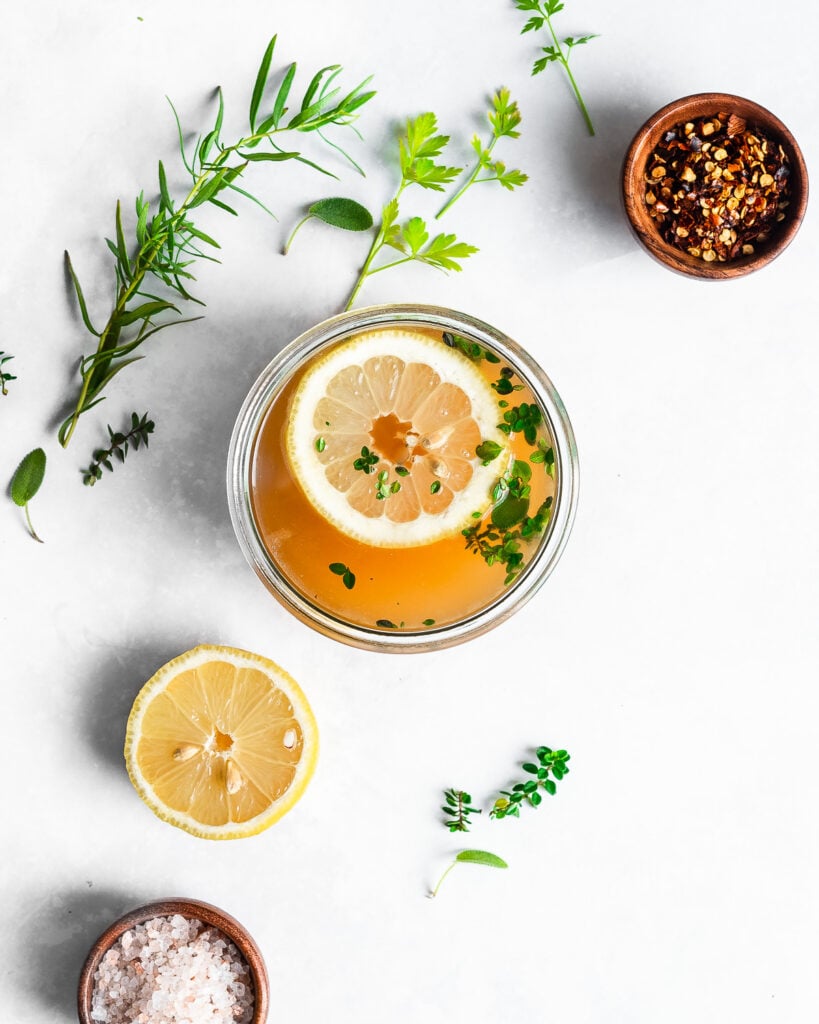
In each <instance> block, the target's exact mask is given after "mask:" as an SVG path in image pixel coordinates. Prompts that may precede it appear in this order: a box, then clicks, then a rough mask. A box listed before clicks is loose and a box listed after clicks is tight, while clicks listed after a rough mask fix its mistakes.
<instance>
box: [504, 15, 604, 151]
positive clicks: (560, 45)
mask: <svg viewBox="0 0 819 1024" xmlns="http://www.w3.org/2000/svg"><path fill="white" fill-rule="evenodd" d="M514 2H515V6H516V7H517V9H518V10H519V11H528V12H529V13H530V14H531V15H532V16H531V17H530V18H529V20H528V21H527V22H526V24H525V25H524V26H523V28H522V29H521V35H523V33H524V32H537V31H539V30H540V29H542V28H543V26H544V25H545V26H546V29H547V30H548V33H549V36H550V37H551V40H552V43H551V45H550V46H543V47H541V49H542V51H543V54H544V56H543V57H541V58H540V59H539V60H536V61H535V63H534V65H533V66H532V74H533V75H537V74H539V73H540V72H541V71H544V70H545V69H546V67H547V66H548V65H549V64H553V63H558V64H560V65H561V66H562V67H563V70H564V71H565V72H566V76H567V78H568V79H569V84H570V85H571V87H572V92H573V93H574V95H575V99H576V100H577V102H578V105H579V107H580V111H581V113H582V114H583V120H584V121H585V122H586V127H587V128H588V130H589V135H594V125H593V124H592V119H591V116H590V115H589V111H588V109H587V108H586V104H585V103H584V102H583V97H582V95H581V94H580V89H579V88H578V85H577V82H576V81H575V77H574V75H573V74H572V70H571V68H570V67H569V59H570V57H571V54H572V50H573V49H574V47H575V46H583V45H584V44H585V43H588V42H589V40H591V39H596V38H597V35H596V34H594V33H592V34H591V35H587V36H578V37H577V38H575V37H574V36H566V38H565V39H562V40H561V39H558V37H557V33H556V32H555V29H554V25H552V18H553V17H554V16H555V15H556V14H558V13H559V12H560V11H562V10H563V8H564V7H565V4H564V3H562V2H561V0H514Z"/></svg>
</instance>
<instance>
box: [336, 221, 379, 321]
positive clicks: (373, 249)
mask: <svg viewBox="0 0 819 1024" xmlns="http://www.w3.org/2000/svg"><path fill="white" fill-rule="evenodd" d="M383 245H384V224H383V221H382V223H381V225H380V226H379V228H378V231H376V233H375V237H374V238H373V241H372V245H371V246H370V251H369V252H368V253H367V258H366V259H365V260H364V264H363V266H362V267H361V270H360V272H359V275H358V280H357V281H356V283H355V285H354V286H353V290H352V291H351V292H350V297H349V299H347V305H346V306H345V307H344V310H345V312H346V311H347V310H348V309H351V308H352V305H353V303H354V302H355V300H356V297H357V296H358V293H359V292H360V291H361V288H362V286H363V285H364V282H365V281H366V279H367V277H368V276H369V274H370V273H371V271H370V266H371V264H372V261H373V260H374V259H375V257H376V256H377V255H378V253H379V252H380V250H381V248H382V246H383Z"/></svg>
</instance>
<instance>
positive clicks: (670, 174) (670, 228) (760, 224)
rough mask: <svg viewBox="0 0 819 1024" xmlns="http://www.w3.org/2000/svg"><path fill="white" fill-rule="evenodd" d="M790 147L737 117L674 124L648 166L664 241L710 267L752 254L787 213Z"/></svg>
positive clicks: (651, 200) (652, 211) (653, 212)
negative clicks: (788, 155) (714, 263)
mask: <svg viewBox="0 0 819 1024" xmlns="http://www.w3.org/2000/svg"><path fill="white" fill-rule="evenodd" d="M789 177H790V166H789V161H788V157H787V155H786V154H785V151H784V149H783V148H782V146H781V145H780V144H779V143H777V142H775V141H774V140H772V139H770V138H768V137H767V136H766V135H765V134H764V133H763V132H761V131H760V130H759V129H758V128H756V127H755V126H753V125H748V124H747V123H746V121H745V119H744V118H742V117H740V116H739V115H738V114H734V113H717V114H712V115H709V116H706V117H702V118H700V119H699V120H697V121H687V122H685V123H680V124H677V125H674V127H673V128H671V129H669V130H668V131H666V132H665V133H664V134H663V137H662V139H661V141H660V142H659V143H658V145H657V146H656V147H655V149H654V151H653V152H652V154H651V156H650V157H649V159H648V162H647V164H646V171H645V185H646V189H645V203H646V207H647V209H648V213H649V216H650V217H651V218H652V219H653V220H654V222H655V223H656V225H657V228H658V230H659V232H660V235H661V236H662V238H663V239H664V240H665V241H666V242H667V243H668V244H669V245H673V246H674V247H675V248H677V249H681V250H682V251H683V252H687V253H688V254H689V255H691V256H694V257H696V258H697V259H702V260H704V261H705V262H706V263H713V262H714V261H719V262H720V263H725V262H727V261H729V260H733V259H735V258H736V257H738V256H750V255H752V254H753V253H754V251H755V246H756V245H757V244H758V243H762V242H765V241H767V239H768V238H769V236H770V232H771V229H772V228H773V227H774V226H775V225H776V224H777V223H778V222H780V221H783V220H784V219H785V217H786V216H787V214H786V213H785V210H786V208H787V206H788V199H789V190H788V185H789V181H788V179H789Z"/></svg>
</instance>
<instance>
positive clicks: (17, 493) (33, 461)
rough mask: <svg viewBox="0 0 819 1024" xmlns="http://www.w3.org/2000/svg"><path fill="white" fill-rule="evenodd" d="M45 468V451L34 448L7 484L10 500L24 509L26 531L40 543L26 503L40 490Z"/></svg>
mask: <svg viewBox="0 0 819 1024" xmlns="http://www.w3.org/2000/svg"><path fill="white" fill-rule="evenodd" d="M45 468H46V456H45V452H44V451H43V449H42V448H35V449H34V450H33V451H30V452H29V453H28V455H26V456H25V457H24V458H23V460H22V461H21V462H20V465H19V466H18V467H17V469H16V470H15V471H14V476H13V477H12V478H11V485H10V486H9V494H10V496H11V500H12V501H13V502H14V504H15V505H18V506H19V507H20V508H22V509H24V510H25V513H26V523H27V525H28V532H29V533H30V534H31V536H32V537H33V538H34V540H36V541H37V542H38V543H40V544H42V543H43V542H42V540H41V539H40V538H39V537H38V536H37V534H36V533H35V532H34V527H33V526H32V523H31V516H30V515H29V511H28V503H29V502H30V501H31V499H32V498H33V497H34V495H35V494H36V493H37V491H39V490H40V484H42V482H43V477H44V476H45Z"/></svg>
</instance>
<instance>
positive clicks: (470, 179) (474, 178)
mask: <svg viewBox="0 0 819 1024" xmlns="http://www.w3.org/2000/svg"><path fill="white" fill-rule="evenodd" d="M497 141H498V140H497V138H493V139H492V141H491V142H490V143H489V145H488V146H487V147H486V157H487V158H488V157H489V155H490V154H491V152H492V150H493V149H494V148H495V143H496V142H497ZM482 166H483V165H482V163H481V161H480V160H479V161H478V163H477V164H475V168H474V170H473V171H472V173H471V174H470V175H469V177H468V178H467V179H466V181H465V182H464V183H463V185H461V187H460V188H459V189H458V191H457V192H454V193H453V194H452V195H451V196H450V197H449V199H447V201H446V202H445V203H444V205H443V206H442V207H441V209H440V210H439V211H438V212H437V213H436V214H435V219H436V220H440V219H441V217H443V215H444V214H445V213H446V211H447V210H448V209H449V208H450V206H452V204H453V203H455V202H456V201H457V200H458V199H460V198H461V196H462V195H463V194H464V192H466V190H467V189H468V188H469V187H470V186H472V185H474V184H476V183H477V182H478V180H480V181H494V180H495V179H494V178H481V179H479V178H478V173H479V171H480V169H481V167H482Z"/></svg>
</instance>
